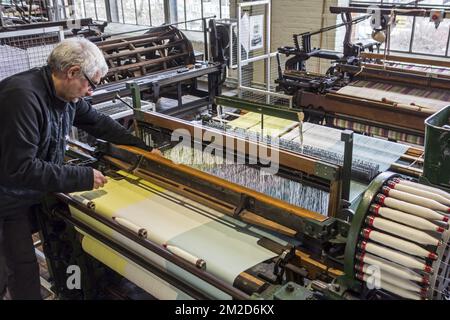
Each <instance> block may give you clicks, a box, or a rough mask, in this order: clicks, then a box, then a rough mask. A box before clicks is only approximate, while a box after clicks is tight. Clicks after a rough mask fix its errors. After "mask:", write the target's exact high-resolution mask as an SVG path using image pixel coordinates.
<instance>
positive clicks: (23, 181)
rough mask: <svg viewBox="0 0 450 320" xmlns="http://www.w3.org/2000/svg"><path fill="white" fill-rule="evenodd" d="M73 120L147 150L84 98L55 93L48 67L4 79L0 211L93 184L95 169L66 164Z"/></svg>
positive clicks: (105, 136)
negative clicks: (71, 98)
mask: <svg viewBox="0 0 450 320" xmlns="http://www.w3.org/2000/svg"><path fill="white" fill-rule="evenodd" d="M72 125H74V126H76V127H78V128H80V129H83V130H85V131H86V132H88V133H89V134H91V135H93V136H95V137H97V138H100V139H104V140H106V141H109V142H112V143H116V144H125V145H134V146H138V147H141V148H146V149H149V148H148V147H146V146H145V144H144V143H143V142H142V141H141V140H140V139H138V138H136V137H134V136H133V135H131V134H130V133H129V132H128V131H127V130H126V129H125V128H124V127H122V126H121V125H119V124H118V123H117V122H115V121H114V120H112V119H111V118H110V117H108V116H105V115H102V114H100V113H98V112H97V111H96V110H95V109H94V108H92V107H91V106H90V104H89V103H87V102H86V101H84V99H80V100H79V101H78V102H77V103H73V102H71V103H68V102H65V101H62V100H61V99H59V98H58V97H56V95H55V88H54V86H53V81H52V78H51V72H50V69H49V67H42V68H35V69H31V70H29V71H26V72H22V73H19V74H16V75H14V76H12V77H10V78H7V79H5V80H3V81H1V82H0V216H2V215H4V214H7V212H8V211H10V210H13V209H15V208H18V207H21V206H26V205H32V204H34V203H37V202H39V200H40V199H41V198H42V196H43V195H44V194H45V193H47V192H74V191H81V190H89V189H91V188H92V185H93V170H92V169H91V168H89V167H78V166H70V165H63V159H64V152H65V148H66V137H68V135H69V134H70V131H71V127H72Z"/></svg>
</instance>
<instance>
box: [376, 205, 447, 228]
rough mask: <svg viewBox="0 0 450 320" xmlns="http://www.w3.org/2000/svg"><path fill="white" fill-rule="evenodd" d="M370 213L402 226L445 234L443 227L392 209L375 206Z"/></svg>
mask: <svg viewBox="0 0 450 320" xmlns="http://www.w3.org/2000/svg"><path fill="white" fill-rule="evenodd" d="M370 212H371V213H373V214H374V215H380V216H382V217H385V218H388V219H390V220H393V221H397V222H400V223H402V224H406V225H408V226H411V227H414V228H417V229H421V230H427V231H437V232H441V233H442V232H444V231H445V229H444V228H443V227H440V226H437V225H436V224H434V223H433V222H430V221H429V220H426V219H424V218H421V217H418V216H415V215H412V214H409V213H406V212H403V211H399V210H395V209H391V208H388V207H382V206H380V205H379V204H373V205H372V206H371V207H370Z"/></svg>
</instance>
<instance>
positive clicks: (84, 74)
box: [83, 72, 98, 91]
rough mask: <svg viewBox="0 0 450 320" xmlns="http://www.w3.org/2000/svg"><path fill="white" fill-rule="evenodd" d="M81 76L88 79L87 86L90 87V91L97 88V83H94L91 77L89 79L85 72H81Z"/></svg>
mask: <svg viewBox="0 0 450 320" xmlns="http://www.w3.org/2000/svg"><path fill="white" fill-rule="evenodd" d="M83 76H84V77H85V78H86V80H87V81H88V83H89V86H90V87H91V89H92V91H94V90H95V89H96V88H97V86H98V84H95V83H94V81H92V80H91V79H89V77H88V76H87V75H86V73H84V72H83Z"/></svg>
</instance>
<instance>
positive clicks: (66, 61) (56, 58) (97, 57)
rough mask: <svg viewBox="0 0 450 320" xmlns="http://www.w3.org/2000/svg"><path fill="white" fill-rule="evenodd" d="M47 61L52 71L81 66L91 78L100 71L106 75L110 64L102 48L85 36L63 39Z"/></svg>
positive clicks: (102, 74)
mask: <svg viewBox="0 0 450 320" xmlns="http://www.w3.org/2000/svg"><path fill="white" fill-rule="evenodd" d="M47 63H48V65H49V66H50V68H51V69H52V71H61V72H62V71H65V70H67V68H70V67H73V66H80V67H81V71H82V72H84V73H85V74H86V75H87V76H88V77H89V78H91V79H92V78H93V77H94V76H95V75H96V74H98V73H100V75H101V77H104V76H105V75H106V73H107V72H108V66H107V64H106V61H105V57H104V56H103V53H102V52H101V50H100V49H99V48H98V47H97V46H96V45H95V44H93V43H92V42H91V41H89V40H86V39H84V38H77V37H74V38H69V39H66V40H63V41H61V43H59V44H58V45H57V46H56V47H55V48H54V49H53V51H52V52H51V53H50V55H49V57H48V59H47Z"/></svg>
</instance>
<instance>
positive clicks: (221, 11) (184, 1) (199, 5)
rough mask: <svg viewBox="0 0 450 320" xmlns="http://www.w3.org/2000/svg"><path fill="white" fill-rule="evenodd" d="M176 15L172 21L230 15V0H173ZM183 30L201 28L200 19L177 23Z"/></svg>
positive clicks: (218, 17)
mask: <svg viewBox="0 0 450 320" xmlns="http://www.w3.org/2000/svg"><path fill="white" fill-rule="evenodd" d="M174 2H175V3H176V7H177V10H176V11H177V16H176V17H174V21H178V22H183V21H189V20H194V19H201V18H204V17H211V16H216V18H217V19H222V18H229V17H230V0H175V1H174ZM178 28H180V29H184V30H194V31H201V30H202V28H203V27H202V21H201V20H198V21H192V22H186V23H183V24H180V25H178Z"/></svg>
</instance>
